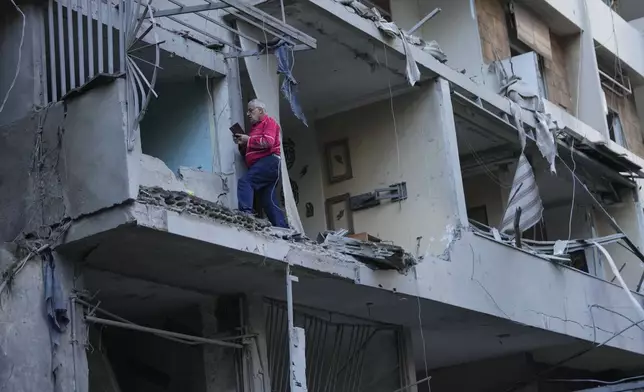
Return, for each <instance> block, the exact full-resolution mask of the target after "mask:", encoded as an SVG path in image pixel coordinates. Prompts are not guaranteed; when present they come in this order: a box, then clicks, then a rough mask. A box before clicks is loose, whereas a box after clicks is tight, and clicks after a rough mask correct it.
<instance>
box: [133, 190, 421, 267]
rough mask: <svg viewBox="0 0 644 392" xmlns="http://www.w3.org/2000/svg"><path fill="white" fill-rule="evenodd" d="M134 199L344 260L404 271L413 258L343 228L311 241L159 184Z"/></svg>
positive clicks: (392, 247)
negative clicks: (348, 235) (363, 238)
mask: <svg viewBox="0 0 644 392" xmlns="http://www.w3.org/2000/svg"><path fill="white" fill-rule="evenodd" d="M137 202H139V203H141V204H145V205H153V206H158V207H162V208H166V209H169V210H171V211H175V212H178V213H188V214H193V215H197V216H201V217H204V218H208V219H214V220H217V221H220V222H223V223H227V224H231V225H235V226H238V227H240V228H243V229H246V230H249V231H254V232H257V233H261V234H263V235H266V236H270V237H272V238H275V239H280V240H284V241H289V242H291V243H292V245H293V246H297V247H299V248H301V249H307V250H309V251H312V252H317V253H320V254H326V255H329V256H331V257H333V258H334V259H336V260H341V261H345V262H363V263H365V264H366V265H368V266H370V267H372V268H374V269H390V270H392V269H395V270H398V271H406V270H407V269H408V268H409V267H411V266H413V265H415V264H417V260H416V259H415V258H414V257H413V256H412V255H411V254H410V253H408V252H406V251H405V250H404V249H403V248H402V247H400V246H397V245H393V244H389V243H384V242H372V241H363V240H359V239H354V238H349V237H346V235H347V233H348V232H347V231H346V230H342V231H338V232H325V233H321V234H320V235H319V236H318V241H317V242H316V241H312V240H310V239H308V238H307V237H306V236H304V235H303V234H302V233H300V232H299V231H297V230H295V229H284V228H279V227H272V226H271V224H270V222H269V221H267V220H264V219H259V218H256V217H254V216H251V215H247V214H244V213H241V212H238V211H233V210H230V209H229V208H227V207H225V206H222V205H219V204H216V203H213V202H210V201H207V200H203V199H200V198H198V197H196V196H193V195H190V194H188V193H187V192H185V191H171V190H165V189H162V188H159V187H143V186H142V187H140V190H139V197H138V199H137Z"/></svg>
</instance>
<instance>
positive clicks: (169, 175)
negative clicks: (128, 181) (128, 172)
mask: <svg viewBox="0 0 644 392" xmlns="http://www.w3.org/2000/svg"><path fill="white" fill-rule="evenodd" d="M140 161H141V165H140V168H139V170H140V171H139V185H140V186H144V187H155V186H156V187H161V188H163V189H166V190H168V191H176V192H185V191H187V188H186V187H185V185H184V184H183V183H182V182H181V181H180V180H179V179H178V178H177V177H176V176H175V175H174V173H173V172H172V170H170V168H168V166H167V165H166V164H165V163H164V162H163V161H162V160H160V159H159V158H156V157H153V156H151V155H147V154H141V159H140Z"/></svg>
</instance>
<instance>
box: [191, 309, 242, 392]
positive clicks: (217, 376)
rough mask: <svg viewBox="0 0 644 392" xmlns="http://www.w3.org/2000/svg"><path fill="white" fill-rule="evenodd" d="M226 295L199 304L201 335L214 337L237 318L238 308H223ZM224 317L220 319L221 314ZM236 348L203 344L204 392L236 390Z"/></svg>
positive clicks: (232, 391) (236, 322)
mask: <svg viewBox="0 0 644 392" xmlns="http://www.w3.org/2000/svg"><path fill="white" fill-rule="evenodd" d="M225 299H226V297H219V298H217V299H213V300H211V301H208V302H206V303H203V304H201V305H200V312H201V323H202V332H203V336H204V337H206V338H208V337H213V338H214V337H216V336H217V334H219V333H221V332H222V330H224V329H228V328H225V327H224V326H225V325H227V324H229V323H233V324H237V325H238V322H239V320H234V316H235V315H238V314H239V313H238V309H224V308H225V307H226V306H227V305H229V304H226V303H225V302H226V301H225ZM223 314H226V315H227V317H226V318H231V319H229V320H224V319H222V317H221V316H222V315H223ZM237 354H238V353H237V350H236V349H233V348H227V347H219V346H214V345H204V346H203V361H204V373H205V380H206V388H205V391H206V392H237V391H238V386H237V372H238V369H237V366H236V364H235V363H236V361H235V357H236V355H237Z"/></svg>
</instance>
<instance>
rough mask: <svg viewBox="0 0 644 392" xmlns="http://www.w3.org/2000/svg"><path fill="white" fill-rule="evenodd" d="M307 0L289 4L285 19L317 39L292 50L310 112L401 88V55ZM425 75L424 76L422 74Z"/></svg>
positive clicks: (358, 103)
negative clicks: (312, 45)
mask: <svg viewBox="0 0 644 392" xmlns="http://www.w3.org/2000/svg"><path fill="white" fill-rule="evenodd" d="M312 7H313V6H311V5H310V4H308V3H307V2H301V3H295V4H293V5H290V6H288V7H287V20H288V22H289V24H290V25H291V26H292V27H294V28H296V29H298V30H301V31H302V32H304V33H306V34H308V35H310V36H312V37H314V38H315V39H316V40H317V45H318V47H317V49H315V50H306V51H298V52H295V65H294V69H293V74H294V76H295V78H296V79H297V81H298V88H299V97H300V101H301V104H302V106H303V108H304V110H305V112H306V113H307V115H309V117H311V118H321V117H326V116H328V115H330V114H333V113H336V112H340V111H345V110H348V109H352V108H355V107H358V106H361V105H364V104H367V103H371V102H375V101H377V100H382V99H385V98H388V97H389V89H390V88H391V90H392V93H394V94H395V93H399V92H400V90H401V88H403V87H406V86H407V82H406V77H405V74H404V70H405V61H404V58H403V56H401V55H400V54H399V53H398V52H395V51H394V50H392V49H387V48H386V47H385V46H384V45H383V44H382V43H380V42H376V41H375V40H371V39H368V37H367V36H366V35H365V34H364V33H362V32H360V31H358V30H357V29H355V28H353V27H352V26H350V25H347V24H346V23H341V22H340V21H339V20H338V19H336V18H331V17H328V16H326V15H324V14H323V13H320V12H319V11H316V10H315V8H312ZM425 77H428V75H425Z"/></svg>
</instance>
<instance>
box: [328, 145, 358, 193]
mask: <svg viewBox="0 0 644 392" xmlns="http://www.w3.org/2000/svg"><path fill="white" fill-rule="evenodd" d="M324 150H325V159H326V167H327V175H328V178H329V183H331V184H334V183H336V182H340V181H345V180H348V179H350V178H353V172H352V170H351V155H350V154H349V140H348V139H342V140H336V141H333V142H329V143H327V144H326V145H325V148H324Z"/></svg>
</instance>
